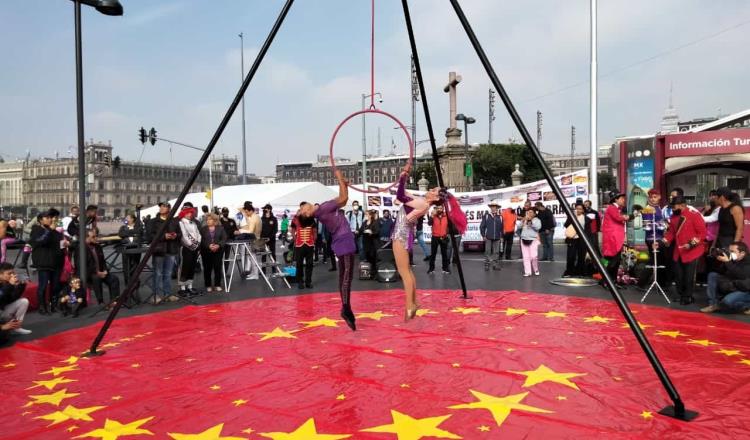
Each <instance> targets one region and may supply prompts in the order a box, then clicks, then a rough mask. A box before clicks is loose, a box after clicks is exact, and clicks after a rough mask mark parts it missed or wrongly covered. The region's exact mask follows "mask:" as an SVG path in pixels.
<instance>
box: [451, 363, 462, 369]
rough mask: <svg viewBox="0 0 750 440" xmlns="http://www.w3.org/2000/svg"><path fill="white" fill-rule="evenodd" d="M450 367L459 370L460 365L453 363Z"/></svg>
mask: <svg viewBox="0 0 750 440" xmlns="http://www.w3.org/2000/svg"><path fill="white" fill-rule="evenodd" d="M451 367H453V368H460V367H461V364H459V363H458V362H454V363H452V364H451Z"/></svg>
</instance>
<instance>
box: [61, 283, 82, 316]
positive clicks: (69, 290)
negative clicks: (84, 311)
mask: <svg viewBox="0 0 750 440" xmlns="http://www.w3.org/2000/svg"><path fill="white" fill-rule="evenodd" d="M85 298H86V292H85V291H84V290H83V288H82V287H81V279H80V278H78V277H73V278H71V279H70V281H69V282H68V286H67V287H66V288H65V290H64V291H63V294H62V296H61V297H60V309H61V310H62V314H63V316H68V314H70V313H72V314H73V317H74V318H75V317H77V316H78V311H79V310H80V309H81V308H82V307H83V306H84V305H85V302H84V299H85Z"/></svg>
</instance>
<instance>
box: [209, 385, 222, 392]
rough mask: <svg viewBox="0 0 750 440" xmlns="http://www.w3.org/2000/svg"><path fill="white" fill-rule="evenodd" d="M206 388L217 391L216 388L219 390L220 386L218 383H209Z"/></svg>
mask: <svg viewBox="0 0 750 440" xmlns="http://www.w3.org/2000/svg"><path fill="white" fill-rule="evenodd" d="M208 389H209V390H213V391H217V390H220V389H221V387H220V386H218V385H211V386H210V387H208Z"/></svg>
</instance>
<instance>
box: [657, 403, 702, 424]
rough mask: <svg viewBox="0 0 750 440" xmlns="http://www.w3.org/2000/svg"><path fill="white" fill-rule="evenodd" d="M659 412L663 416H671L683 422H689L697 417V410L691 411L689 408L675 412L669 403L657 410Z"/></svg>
mask: <svg viewBox="0 0 750 440" xmlns="http://www.w3.org/2000/svg"><path fill="white" fill-rule="evenodd" d="M659 414H661V415H663V416H667V417H672V418H673V419H677V420H683V421H685V422H689V421H691V420H693V419H694V418H696V417H698V412H697V411H691V410H689V409H686V410H684V411H682V412H681V413H677V411H675V407H674V405H669V406H667V407H665V408H664V409H662V410H661V411H659Z"/></svg>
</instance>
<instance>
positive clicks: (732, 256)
mask: <svg viewBox="0 0 750 440" xmlns="http://www.w3.org/2000/svg"><path fill="white" fill-rule="evenodd" d="M738 258H739V254H738V253H737V252H730V253H729V259H730V260H732V261H737V259H738Z"/></svg>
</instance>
